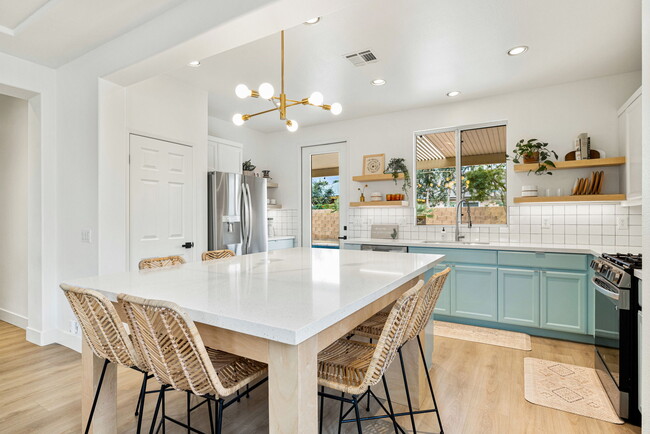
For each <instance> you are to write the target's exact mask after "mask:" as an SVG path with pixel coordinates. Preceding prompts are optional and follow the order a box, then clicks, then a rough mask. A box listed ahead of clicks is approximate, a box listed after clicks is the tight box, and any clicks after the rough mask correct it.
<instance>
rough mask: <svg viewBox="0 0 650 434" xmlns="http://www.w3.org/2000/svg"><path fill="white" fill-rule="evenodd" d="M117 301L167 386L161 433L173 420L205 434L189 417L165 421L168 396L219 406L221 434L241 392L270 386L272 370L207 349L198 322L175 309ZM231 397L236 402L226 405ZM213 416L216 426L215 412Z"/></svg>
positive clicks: (145, 356) (141, 348)
mask: <svg viewBox="0 0 650 434" xmlns="http://www.w3.org/2000/svg"><path fill="white" fill-rule="evenodd" d="M117 298H118V300H119V302H120V304H121V306H122V307H123V309H124V312H125V314H126V317H127V320H128V324H129V327H130V328H131V332H132V334H133V336H134V342H135V345H136V347H137V348H139V351H140V353H141V354H142V357H143V359H144V360H145V361H146V363H147V365H148V366H149V367H150V368H151V371H152V372H153V375H154V376H155V377H156V379H157V380H158V381H159V382H160V383H161V384H162V390H161V392H160V395H159V397H158V402H157V403H156V409H155V411H154V420H156V419H157V416H158V411H159V410H161V409H162V420H161V422H160V425H159V428H160V426H162V428H163V431H164V429H165V428H164V427H165V421H167V420H169V421H170V422H173V423H176V424H178V425H180V426H182V427H184V428H186V429H187V430H188V431H192V432H200V431H198V430H196V429H194V428H192V427H191V424H190V422H191V420H190V414H189V413H188V416H187V423H186V424H185V423H183V422H180V421H178V420H176V419H173V418H171V417H169V416H167V415H165V394H164V390H167V389H168V388H172V389H175V390H179V391H183V392H192V393H193V394H195V395H197V396H199V397H203V398H207V399H208V400H209V401H214V402H215V409H214V417H215V425H216V432H217V433H219V434H220V433H221V426H222V422H223V410H224V409H226V408H228V407H229V406H230V405H231V404H232V403H234V402H236V401H238V400H239V399H240V398H241V395H240V394H239V393H237V390H238V389H240V388H242V387H244V386H247V385H249V384H251V383H252V382H254V381H256V380H259V381H258V382H257V383H255V384H254V385H252V386H251V387H250V391H252V390H254V389H255V388H257V387H258V386H259V385H261V384H262V383H264V382H265V381H266V374H267V367H266V365H265V364H264V363H260V362H257V361H254V360H250V359H247V358H245V357H240V356H237V355H234V354H230V353H226V352H224V351H219V350H214V349H211V348H206V347H205V345H204V344H203V341H202V339H201V336H200V335H199V332H198V330H197V328H196V326H195V325H194V322H193V321H192V320H191V319H190V318H189V317H188V316H187V314H185V312H183V311H182V310H181V308H180V307H179V306H178V305H176V304H174V303H171V302H166V301H159V300H146V299H143V298H139V297H134V296H130V295H125V294H120V295H118V297H117ZM244 393H247V392H244ZM231 395H235V396H234V397H232V398H230V399H229V400H228V401H225V400H224V397H228V396H231ZM209 401H208V407H210V404H209ZM209 413H210V420H211V422H212V412H211V410H210V412H209ZM211 425H212V423H211ZM151 428H152V430H153V428H154V427H153V426H152V427H151Z"/></svg>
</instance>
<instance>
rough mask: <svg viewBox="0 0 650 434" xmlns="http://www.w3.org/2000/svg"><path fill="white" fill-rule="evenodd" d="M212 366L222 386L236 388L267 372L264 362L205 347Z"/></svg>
mask: <svg viewBox="0 0 650 434" xmlns="http://www.w3.org/2000/svg"><path fill="white" fill-rule="evenodd" d="M206 350H207V352H208V356H209V357H210V361H211V362H212V366H213V367H214V370H215V372H216V373H217V376H218V377H219V379H220V380H221V384H222V385H223V387H224V388H226V389H229V390H236V389H239V388H241V387H242V386H245V385H247V384H249V383H251V382H253V381H255V380H256V379H258V378H262V377H264V376H265V375H266V374H267V368H266V364H264V363H261V362H257V361H255V360H251V359H247V358H246V357H241V356H237V355H235V354H231V353H226V352H225V351H221V350H215V349H213V348H210V347H206Z"/></svg>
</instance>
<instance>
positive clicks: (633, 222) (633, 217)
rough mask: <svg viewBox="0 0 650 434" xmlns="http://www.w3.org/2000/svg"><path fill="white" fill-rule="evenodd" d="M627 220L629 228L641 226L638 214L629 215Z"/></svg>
mask: <svg viewBox="0 0 650 434" xmlns="http://www.w3.org/2000/svg"><path fill="white" fill-rule="evenodd" d="M629 219H630V226H641V215H640V214H631V215H630V217H629Z"/></svg>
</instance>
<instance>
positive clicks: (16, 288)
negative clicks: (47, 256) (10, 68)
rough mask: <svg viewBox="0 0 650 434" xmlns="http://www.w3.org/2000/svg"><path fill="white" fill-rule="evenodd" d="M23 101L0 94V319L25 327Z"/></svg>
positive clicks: (25, 140) (25, 247)
mask: <svg viewBox="0 0 650 434" xmlns="http://www.w3.org/2000/svg"><path fill="white" fill-rule="evenodd" d="M27 115H28V113H27V101H25V100H23V99H18V98H14V97H11V96H6V95H0V203H1V204H2V208H3V210H2V213H1V214H0V245H2V246H4V248H3V249H2V250H0V319H2V320H3V321H7V322H9V323H11V324H14V325H17V326H19V327H22V328H26V327H27V134H28V126H27V117H28V116H27Z"/></svg>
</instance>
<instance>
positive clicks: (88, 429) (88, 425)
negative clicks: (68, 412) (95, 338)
mask: <svg viewBox="0 0 650 434" xmlns="http://www.w3.org/2000/svg"><path fill="white" fill-rule="evenodd" d="M109 363H110V362H109V361H108V359H104V366H102V373H101V374H100V375H99V383H97V390H96V391H95V398H93V405H92V407H90V414H89V415H88V422H86V430H85V431H84V433H85V434H88V432H89V431H90V424H91V423H92V421H93V415H94V414H95V407H96V406H97V400H98V399H99V391H100V390H102V383H103V382H104V374H106V367H107V366H108V364H109Z"/></svg>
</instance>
